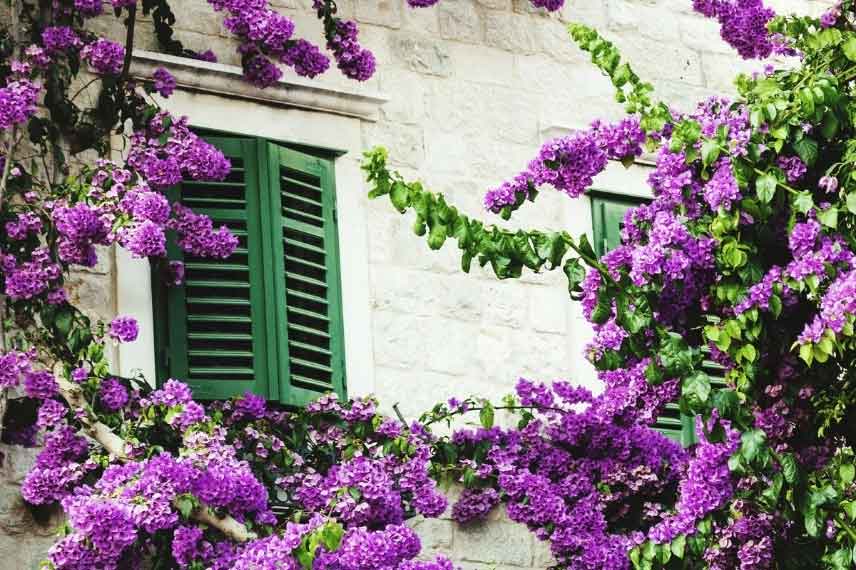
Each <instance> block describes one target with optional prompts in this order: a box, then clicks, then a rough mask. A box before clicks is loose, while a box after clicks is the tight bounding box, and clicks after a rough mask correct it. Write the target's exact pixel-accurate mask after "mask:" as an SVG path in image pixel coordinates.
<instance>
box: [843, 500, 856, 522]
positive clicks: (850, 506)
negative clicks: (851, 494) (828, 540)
mask: <svg viewBox="0 0 856 570" xmlns="http://www.w3.org/2000/svg"><path fill="white" fill-rule="evenodd" d="M841 508H843V509H844V512H845V513H846V514H847V517H848V518H849V519H850V520H851V521H852V520H856V501H844V502H843V503H841Z"/></svg>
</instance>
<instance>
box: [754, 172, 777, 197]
mask: <svg viewBox="0 0 856 570" xmlns="http://www.w3.org/2000/svg"><path fill="white" fill-rule="evenodd" d="M778 185H779V181H778V180H777V179H776V177H775V176H773V175H772V174H764V175H763V176H759V177H758V179H757V180H756V181H755V193H756V194H757V195H758V199H759V200H761V202H763V203H764V204H768V203H770V202H771V201H772V200H773V197H774V196H775V195H776V187H777V186H778Z"/></svg>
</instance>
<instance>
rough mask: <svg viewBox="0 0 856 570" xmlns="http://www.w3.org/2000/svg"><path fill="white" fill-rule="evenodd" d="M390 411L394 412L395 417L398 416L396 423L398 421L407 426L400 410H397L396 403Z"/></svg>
mask: <svg viewBox="0 0 856 570" xmlns="http://www.w3.org/2000/svg"><path fill="white" fill-rule="evenodd" d="M392 409H393V410H394V411H395V415H396V416H398V421H400V422H401V423H402V424H404V425H407V420H406V419H404V415H402V413H401V410H399V409H398V402H396V403H395V404H393V406H392Z"/></svg>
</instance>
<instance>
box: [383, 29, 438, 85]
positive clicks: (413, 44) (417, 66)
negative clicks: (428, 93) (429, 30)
mask: <svg viewBox="0 0 856 570" xmlns="http://www.w3.org/2000/svg"><path fill="white" fill-rule="evenodd" d="M390 47H391V50H392V54H393V55H394V56H395V57H396V58H397V59H398V61H399V62H400V63H402V64H403V65H405V66H406V67H407V68H408V69H410V70H411V71H416V72H418V73H424V74H427V75H439V76H443V77H446V76H448V75H450V74H451V73H452V67H451V64H450V61H449V54H448V52H447V50H446V46H445V44H444V43H443V42H441V41H438V40H436V39H433V38H431V37H426V36H421V37H420V36H415V35H413V33H412V32H406V33H405V32H401V33H398V34H396V35H394V36H392V37H390Z"/></svg>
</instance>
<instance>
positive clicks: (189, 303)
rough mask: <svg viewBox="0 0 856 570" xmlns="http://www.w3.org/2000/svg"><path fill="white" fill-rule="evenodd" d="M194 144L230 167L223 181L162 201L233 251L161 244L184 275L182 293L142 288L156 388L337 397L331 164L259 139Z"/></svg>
mask: <svg viewBox="0 0 856 570" xmlns="http://www.w3.org/2000/svg"><path fill="white" fill-rule="evenodd" d="M206 140H208V141H209V142H210V143H211V144H213V145H215V146H216V147H217V148H219V149H220V150H222V151H223V153H224V154H225V155H226V156H227V157H228V158H229V159H230V160H231V162H232V171H231V173H230V175H229V177H228V178H227V179H226V180H225V181H223V182H185V183H182V184H181V185H180V187H177V188H174V189H172V190H171V195H170V198H171V199H172V200H177V199H179V198H180V199H181V201H182V202H183V203H184V204H186V205H187V206H189V207H191V208H193V209H194V210H195V211H196V212H198V213H202V214H207V215H208V216H210V217H211V218H212V220H213V221H214V223H215V225H216V226H219V225H226V226H227V227H229V229H230V230H232V232H233V233H234V234H235V235H236V236H237V237H238V238H239V245H238V249H237V250H236V251H235V253H234V254H233V255H232V256H231V257H229V258H227V259H223V260H221V259H201V258H196V257H192V256H188V255H182V253H181V251H180V250H179V248H178V247H177V246H176V244H175V243H170V244H169V256H170V259H173V260H182V261H184V263H185V267H186V277H185V284H184V286H182V287H166V286H165V283H166V279H165V276H164V275H158V276H156V279H154V280H153V283H155V291H154V293H155V294H154V298H155V323H157V327H156V328H157V331H156V342H157V344H158V346H157V350H158V352H157V366H158V381H159V382H163V381H164V380H165V379H167V378H171V377H175V378H181V379H184V380H186V381H187V382H188V384H190V386H191V387H192V389H193V391H194V395H195V396H196V397H197V398H201V399H221V398H229V397H232V396H235V395H239V394H243V393H244V392H246V391H251V392H254V393H256V394H259V395H263V396H265V397H267V398H268V399H269V400H274V401H279V402H281V403H284V404H290V405H298V406H299V405H303V404H305V403H307V402H308V401H310V400H312V399H313V398H315V397H316V396H317V395H318V394H320V393H323V392H329V391H334V392H336V393H338V394H339V395H341V396H344V393H345V367H344V346H343V336H344V335H343V331H342V310H341V294H340V287H341V286H340V276H339V251H338V243H337V241H338V240H337V228H336V204H335V186H334V179H333V163H332V161H330V160H327V159H324V158H320V157H316V156H312V155H310V154H305V153H303V152H298V151H295V150H291V149H289V148H286V147H283V146H281V145H277V144H274V143H271V142H268V141H265V140H259V139H252V138H228V137H206ZM165 270H166V268H165V267H162V268H160V269H159V271H165Z"/></svg>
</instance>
